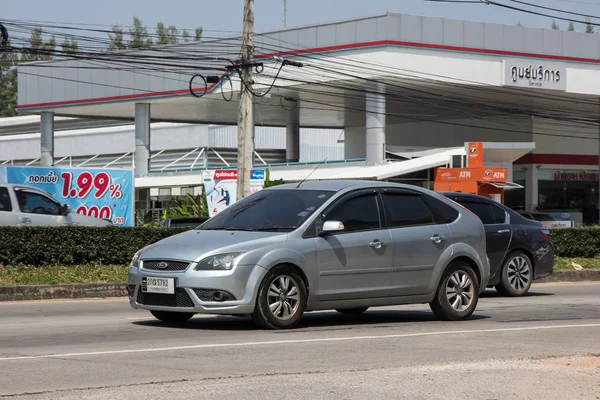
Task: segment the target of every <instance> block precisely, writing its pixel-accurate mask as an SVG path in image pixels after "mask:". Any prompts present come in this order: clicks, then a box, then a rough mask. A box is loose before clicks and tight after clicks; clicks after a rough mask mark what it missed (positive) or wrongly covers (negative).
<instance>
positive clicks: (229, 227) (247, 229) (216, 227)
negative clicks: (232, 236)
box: [202, 226, 256, 232]
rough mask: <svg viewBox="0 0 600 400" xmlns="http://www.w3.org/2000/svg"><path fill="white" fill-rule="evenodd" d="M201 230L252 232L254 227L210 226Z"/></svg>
mask: <svg viewBox="0 0 600 400" xmlns="http://www.w3.org/2000/svg"><path fill="white" fill-rule="evenodd" d="M202 230H205V231H245V232H254V231H256V229H251V228H240V227H237V226H215V227H212V228H204V229H202Z"/></svg>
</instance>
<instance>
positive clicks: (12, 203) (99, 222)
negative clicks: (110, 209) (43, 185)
mask: <svg viewBox="0 0 600 400" xmlns="http://www.w3.org/2000/svg"><path fill="white" fill-rule="evenodd" d="M64 225H84V226H106V225H112V224H111V222H110V221H107V220H104V219H100V218H93V217H88V216H85V215H81V214H76V213H74V212H72V210H71V209H70V207H69V206H68V205H64V204H60V202H59V201H58V200H56V199H55V198H54V197H52V196H51V195H50V194H49V193H47V192H45V191H43V190H40V189H37V188H34V187H32V186H27V185H8V184H0V226H64Z"/></svg>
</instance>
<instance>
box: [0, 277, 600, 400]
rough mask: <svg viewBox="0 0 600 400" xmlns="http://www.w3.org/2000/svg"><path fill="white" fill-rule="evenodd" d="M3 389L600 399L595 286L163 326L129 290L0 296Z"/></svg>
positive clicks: (8, 394)
mask: <svg viewBox="0 0 600 400" xmlns="http://www.w3.org/2000/svg"><path fill="white" fill-rule="evenodd" d="M0 321H1V324H0V398H16V399H25V398H26V399H53V400H55V399H82V398H83V399H121V398H122V399H128V400H129V399H151V398H152V399H153V398H161V399H170V398H182V397H184V396H185V398H195V399H211V400H212V399H215V398H224V399H227V398H236V399H237V398H241V399H267V398H276V399H319V400H322V399H328V400H329V399H331V400H337V399H365V398H369V399H411V400H412V399H442V398H443V399H449V398H450V399H455V398H465V399H482V400H491V399H536V400H539V399H561V400H562V399H567V398H568V399H600V285H599V284H564V285H550V284H542V285H534V287H533V289H532V292H531V295H530V296H527V297H525V298H519V299H512V298H502V297H496V296H495V292H494V291H490V292H489V293H486V295H484V298H482V299H481V300H480V303H479V306H478V309H477V310H476V313H475V315H474V317H473V318H472V319H471V320H469V321H464V322H450V323H449V322H442V321H437V320H435V319H434V317H433V314H432V313H431V312H430V311H429V308H428V306H426V305H418V306H405V307H393V308H379V309H377V308H375V309H371V310H369V311H368V312H367V313H366V314H364V315H362V316H359V317H346V316H341V315H339V314H337V313H335V312H318V313H309V314H307V315H306V316H305V317H304V319H303V321H302V323H301V325H300V327H299V328H298V329H294V330H289V331H262V330H257V329H255V328H254V326H253V325H252V324H251V323H250V321H249V320H247V319H243V318H236V317H212V316H211V317H195V318H194V319H192V320H191V321H190V322H189V323H188V324H187V325H184V326H177V327H173V326H164V325H161V324H160V323H159V322H158V321H155V320H154V319H153V318H152V317H151V316H149V313H147V312H144V311H139V310H133V309H131V308H129V305H128V303H127V301H126V300H124V299H113V300H85V301H40V302H21V303H0Z"/></svg>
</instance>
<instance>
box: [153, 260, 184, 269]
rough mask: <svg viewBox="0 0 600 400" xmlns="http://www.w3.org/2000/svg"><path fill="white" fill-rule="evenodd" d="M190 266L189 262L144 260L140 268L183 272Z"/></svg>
mask: <svg viewBox="0 0 600 400" xmlns="http://www.w3.org/2000/svg"><path fill="white" fill-rule="evenodd" d="M165 264H166V265H165ZM190 264H191V263H190V262H189V261H171V260H144V262H143V263H142V268H143V269H151V270H154V271H184V270H186V269H187V267H189V265H190ZM159 265H160V267H159ZM161 267H162V268H161Z"/></svg>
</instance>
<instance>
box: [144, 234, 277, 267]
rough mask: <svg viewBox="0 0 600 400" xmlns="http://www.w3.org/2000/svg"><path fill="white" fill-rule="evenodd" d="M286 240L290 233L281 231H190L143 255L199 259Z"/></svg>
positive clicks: (169, 239)
mask: <svg viewBox="0 0 600 400" xmlns="http://www.w3.org/2000/svg"><path fill="white" fill-rule="evenodd" d="M286 240H287V233H281V232H243V231H209V230H190V231H187V232H183V233H180V234H178V235H173V236H170V237H168V238H166V239H163V240H160V241H158V242H156V243H154V244H151V245H149V246H147V247H145V248H144V249H143V250H142V252H141V254H140V258H141V259H142V260H157V259H176V260H186V261H200V259H201V258H204V257H205V256H207V255H209V254H219V253H227V252H236V251H248V250H253V249H256V248H258V247H263V246H269V245H274V244H277V243H283V242H285V241H286Z"/></svg>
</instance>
